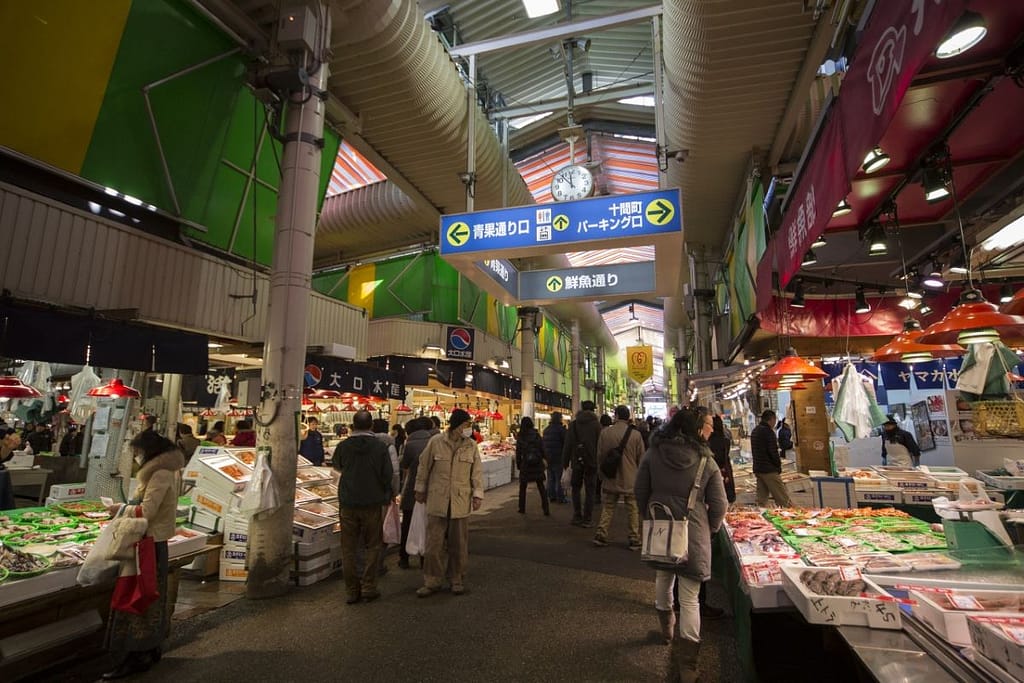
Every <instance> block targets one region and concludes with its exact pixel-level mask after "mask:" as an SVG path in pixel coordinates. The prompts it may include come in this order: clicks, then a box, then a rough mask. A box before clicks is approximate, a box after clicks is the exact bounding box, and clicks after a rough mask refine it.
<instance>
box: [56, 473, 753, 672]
mask: <svg viewBox="0 0 1024 683" xmlns="http://www.w3.org/2000/svg"><path fill="white" fill-rule="evenodd" d="M531 493H532V494H533V495H532V496H531V497H530V498H528V504H527V512H528V514H527V515H525V516H524V515H519V514H518V513H517V512H516V500H515V497H516V495H517V494H518V486H517V485H515V484H513V485H511V486H505V487H503V488H501V489H496V490H493V491H489V492H488V495H487V500H486V502H485V504H484V507H483V509H482V510H481V511H480V512H479V513H477V514H475V515H474V517H473V520H472V526H471V531H470V571H469V574H468V576H467V579H466V585H467V589H468V591H467V594H466V595H463V596H459V597H456V596H453V595H451V594H449V593H441V594H437V595H435V596H433V597H431V598H428V599H418V598H417V597H416V596H415V591H416V589H417V588H418V587H419V586H420V585H421V577H420V573H419V571H417V570H416V569H412V570H401V569H398V568H397V567H396V566H395V562H396V559H397V558H396V557H395V556H389V558H388V565H389V567H390V568H391V569H390V571H389V573H388V574H387V576H385V577H383V578H382V579H381V580H380V590H381V592H382V594H383V597H382V598H381V599H380V600H378V601H376V602H373V603H364V604H358V605H352V606H349V605H346V604H345V602H344V600H345V592H344V586H343V583H342V582H341V579H340V575H339V576H335V577H332V578H331V579H329V580H327V581H324V582H322V583H319V584H316V585H314V586H309V587H305V588H296V589H294V590H293V591H292V592H291V593H290V594H289V595H288V596H286V597H284V598H279V599H276V600H270V601H260V602H255V601H249V600H246V599H244V598H242V599H237V598H238V596H239V592H240V586H239V585H237V584H236V585H232V584H227V585H226V586H224V587H223V588H222V589H220V590H215V589H214V588H213V587H209V588H207V587H204V586H192V587H188V588H185V586H184V584H183V590H182V598H181V600H180V601H179V606H178V609H179V610H182V611H181V612H179V614H178V615H176V619H175V621H174V624H173V627H172V633H171V640H170V645H169V648H168V650H167V652H166V653H165V655H164V658H163V661H162V662H161V663H160V664H159V666H157V667H155V668H154V669H152V670H151V671H150V672H149V673H147V674H145V675H143V676H140V677H138V680H144V681H175V682H176V683H187V682H190V681H197V682H200V681H201V682H202V683H210V682H211V681H213V682H221V681H317V680H323V681H342V680H344V681H423V682H429V681H453V680H458V681H542V680H554V679H562V680H570V681H664V680H666V678H667V677H668V675H669V648H667V647H666V646H664V645H662V644H660V642H659V640H658V637H657V631H656V628H657V620H656V615H655V613H654V609H653V584H654V581H653V572H652V571H650V570H648V569H647V568H646V567H644V566H643V565H642V564H641V563H640V559H639V555H638V553H636V552H630V551H629V550H627V549H626V519H625V518H626V514H625V510H624V509H621V508H620V510H619V511H618V512H617V515H616V520H615V522H614V524H613V527H612V532H611V534H610V537H611V541H612V545H610V546H609V547H606V548H596V547H594V546H593V545H592V544H591V542H590V541H591V539H592V537H593V530H588V529H580V528H577V527H573V526H571V525H569V523H568V522H569V519H570V517H571V506H569V505H552V516H551V517H543V516H542V515H541V513H540V503H539V500H538V498H537V493H536V491H535V490H534V491H532V492H531ZM207 586H210V584H207ZM204 594H205V597H197V596H203V595H204ZM710 601H711V603H712V604H717V605H722V604H723V595H722V593H721V591H720V590H718V588H717V586H714V585H712V586H711V587H710ZM221 605H223V606H221ZM703 639H704V647H703V649H702V653H701V671H702V673H703V675H704V679H703V680H704V681H705V682H713V681H740V680H741V674H740V671H739V667H738V664H737V661H736V652H735V636H734V635H733V624H732V620H731V618H725V619H721V620H718V621H713V622H707V623H705V625H704V628H703ZM104 666H106V662H105V661H102V660H101V659H96V660H93V661H89V662H80V663H78V664H77V665H75V666H72V667H69V668H63V669H62V670H61V671H54V672H51V674H50V675H48V676H47V677H45V678H41V679H40V680H45V681H58V680H59V681H65V682H68V681H71V682H73V681H92V680H95V679H96V678H97V677H98V675H99V673H101V672H102V671H103V667H104Z"/></svg>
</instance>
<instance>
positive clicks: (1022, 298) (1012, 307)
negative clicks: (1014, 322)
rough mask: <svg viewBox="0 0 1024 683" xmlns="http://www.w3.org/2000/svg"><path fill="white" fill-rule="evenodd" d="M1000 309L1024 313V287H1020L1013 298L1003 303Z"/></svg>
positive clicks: (1019, 313) (1006, 311) (1015, 313)
mask: <svg viewBox="0 0 1024 683" xmlns="http://www.w3.org/2000/svg"><path fill="white" fill-rule="evenodd" d="M999 310H1000V311H1002V312H1003V313H1009V314H1010V315H1024V287H1022V288H1021V289H1018V290H1017V293H1016V294H1014V295H1013V298H1012V299H1010V300H1009V301H1008V302H1007V303H1005V304H1003V305H1002V306H1001V307H1000V308H999Z"/></svg>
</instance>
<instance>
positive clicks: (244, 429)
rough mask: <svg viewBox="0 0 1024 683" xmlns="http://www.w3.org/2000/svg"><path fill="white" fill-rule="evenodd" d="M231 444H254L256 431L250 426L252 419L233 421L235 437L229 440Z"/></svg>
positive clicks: (251, 446) (249, 445) (252, 446)
mask: <svg viewBox="0 0 1024 683" xmlns="http://www.w3.org/2000/svg"><path fill="white" fill-rule="evenodd" d="M231 445H232V446H248V447H250V448H254V447H255V446H256V432H255V431H253V428H252V420H239V421H238V422H236V423H235V438H234V439H232V440H231Z"/></svg>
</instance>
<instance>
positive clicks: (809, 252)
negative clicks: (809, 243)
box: [800, 249, 818, 267]
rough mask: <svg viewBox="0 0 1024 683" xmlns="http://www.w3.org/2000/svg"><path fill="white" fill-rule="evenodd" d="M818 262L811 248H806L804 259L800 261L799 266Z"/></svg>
mask: <svg viewBox="0 0 1024 683" xmlns="http://www.w3.org/2000/svg"><path fill="white" fill-rule="evenodd" d="M817 262H818V257H817V256H815V255H814V250H813V249H808V250H807V253H806V254H804V260H803V261H801V262H800V266H801V267H803V266H813V265H814V264H815V263H817Z"/></svg>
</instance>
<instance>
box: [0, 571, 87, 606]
mask: <svg viewBox="0 0 1024 683" xmlns="http://www.w3.org/2000/svg"><path fill="white" fill-rule="evenodd" d="M77 578H78V567H68V568H67V569H55V570H53V571H48V572H46V573H45V574H40V575H39V576H33V577H30V578H27V579H19V580H11V579H8V580H7V581H4V582H3V583H0V607H6V606H7V605H11V604H14V603H16V602H22V601H25V600H30V599H32V598H37V597H39V596H41V595H47V594H49V593H55V592H57V591H60V590H64V589H66V588H72V587H73V586H74V585H75V581H76V579H77Z"/></svg>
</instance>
